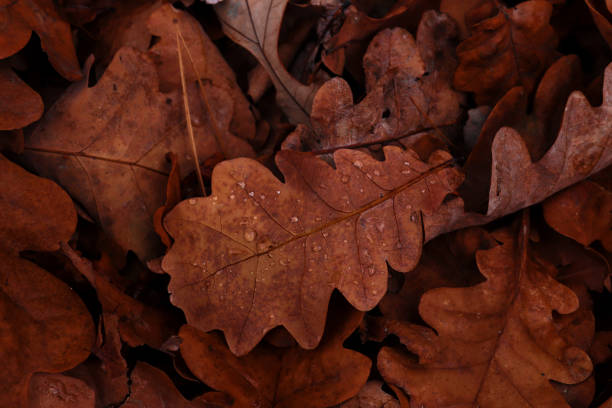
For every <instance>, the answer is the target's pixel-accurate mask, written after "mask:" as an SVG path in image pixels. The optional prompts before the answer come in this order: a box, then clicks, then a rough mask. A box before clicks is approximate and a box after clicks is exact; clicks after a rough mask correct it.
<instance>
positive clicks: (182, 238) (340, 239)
mask: <svg viewBox="0 0 612 408" xmlns="http://www.w3.org/2000/svg"><path fill="white" fill-rule="evenodd" d="M384 152H385V156H386V160H385V161H384V162H379V161H376V160H374V159H373V158H372V157H370V156H368V155H367V154H364V153H361V152H358V151H352V150H338V151H336V152H335V153H334V161H335V163H336V170H334V169H333V168H332V167H331V166H329V165H328V164H327V163H325V162H324V161H322V160H321V159H318V158H316V157H314V156H312V155H310V154H308V153H298V152H292V151H281V152H279V153H278V154H277V155H276V163H277V165H278V167H279V168H280V170H281V171H282V173H283V175H284V179H285V183H282V182H280V181H279V180H278V179H277V178H276V177H275V176H273V175H272V173H270V171H269V170H267V169H266V168H265V167H263V166H262V165H260V164H259V163H258V162H256V161H253V160H249V159H236V160H231V161H225V162H222V163H220V164H218V165H217V167H215V169H214V172H213V179H212V195H211V196H210V197H207V198H197V199H195V198H193V199H189V200H186V201H183V202H181V203H179V204H178V205H177V206H176V207H175V208H174V210H172V211H171V212H170V213H169V214H168V215H167V216H166V218H165V220H164V221H165V227H166V230H167V231H168V232H169V234H170V235H171V236H172V237H173V238H174V240H175V242H174V245H173V246H172V247H171V248H170V250H169V252H168V254H167V255H166V256H165V258H164V260H163V262H162V268H163V269H164V271H166V272H167V273H169V274H170V275H171V277H172V279H171V281H170V285H169V291H170V292H171V294H172V295H171V300H172V302H173V303H174V304H175V305H177V306H179V307H180V308H181V309H183V311H184V312H185V315H186V317H187V322H188V323H189V324H191V325H193V326H195V327H196V328H198V329H200V330H203V331H208V330H212V329H221V330H223V331H224V332H225V336H226V338H227V341H228V344H229V346H230V349H231V350H232V352H234V353H236V354H239V355H241V354H245V353H246V352H248V351H249V350H251V349H252V348H253V347H254V346H255V345H256V344H257V343H258V342H259V340H260V339H261V338H262V337H263V335H264V334H265V333H266V332H268V331H269V330H270V329H272V328H274V327H276V326H278V325H283V326H285V327H286V328H287V329H288V330H289V332H290V333H291V334H292V335H293V336H294V337H295V339H296V340H297V341H298V343H299V344H300V345H301V346H302V347H304V348H313V347H315V346H316V345H317V344H318V342H319V340H320V338H321V334H322V331H323V323H324V318H325V313H326V310H327V302H328V300H329V297H330V295H331V292H332V290H333V289H334V288H338V289H339V290H340V291H341V292H342V293H343V294H344V296H345V297H346V298H347V299H348V300H349V302H351V303H352V304H353V305H354V306H355V307H357V308H358V309H360V310H368V309H371V308H372V307H374V306H375V305H376V304H377V303H378V301H379V300H380V298H381V297H382V296H383V295H384V293H385V291H386V285H387V265H386V263H385V261H386V262H389V264H390V265H391V266H392V267H393V268H395V269H397V270H400V271H404V272H406V271H409V270H411V269H412V268H413V267H414V266H415V265H416V263H417V261H418V259H419V256H420V252H421V247H422V244H423V239H424V237H423V235H422V231H423V226H422V224H421V223H422V219H423V218H424V217H426V215H433V213H435V211H436V209H437V208H438V207H439V206H440V205H441V204H442V201H443V200H444V198H445V197H446V195H447V194H449V193H452V192H453V190H454V188H455V187H456V186H457V185H458V184H459V183H460V182H461V178H460V175H459V174H458V172H457V171H456V170H454V169H452V168H448V165H449V162H448V160H449V159H450V156H449V155H448V154H447V153H446V152H442V151H439V152H437V153H434V154H433V155H432V156H431V157H430V159H429V162H428V163H424V162H422V161H420V160H419V158H418V156H417V155H416V154H415V153H414V152H412V151H403V150H402V149H399V148H397V147H390V146H387V147H385V148H384ZM210 242H215V246H211V245H210Z"/></svg>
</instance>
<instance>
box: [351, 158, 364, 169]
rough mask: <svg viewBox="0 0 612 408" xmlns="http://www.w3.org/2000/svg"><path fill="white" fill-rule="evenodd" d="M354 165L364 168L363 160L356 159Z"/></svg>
mask: <svg viewBox="0 0 612 408" xmlns="http://www.w3.org/2000/svg"><path fill="white" fill-rule="evenodd" d="M353 166H355V167H357V168H358V169H360V168H362V167H363V163H362V162H360V161H359V160H355V161H354V162H353Z"/></svg>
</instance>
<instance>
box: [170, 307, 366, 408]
mask: <svg viewBox="0 0 612 408" xmlns="http://www.w3.org/2000/svg"><path fill="white" fill-rule="evenodd" d="M362 317H363V314H362V313H359V312H357V311H356V310H354V309H353V308H351V307H350V306H348V305H347V304H346V302H342V304H338V305H337V307H336V308H332V310H331V311H330V317H329V321H328V324H327V327H326V331H325V337H324V339H323V340H322V342H321V344H320V345H319V347H318V348H316V349H315V350H303V349H301V348H299V347H291V348H288V349H275V348H273V347H270V346H267V345H260V346H259V347H257V348H256V349H254V350H253V351H252V352H251V353H249V354H247V355H246V356H243V357H236V356H234V355H233V354H232V352H231V351H230V350H229V349H228V348H227V346H226V345H225V343H224V342H223V339H221V338H220V337H219V336H217V335H216V334H214V333H213V334H206V333H203V332H201V331H199V330H197V329H195V328H194V327H192V326H188V325H185V326H183V327H182V328H181V331H180V336H181V338H182V339H183V343H182V344H181V354H182V355H183V357H184V359H185V361H186V362H187V365H188V366H189V368H190V369H191V371H192V372H193V373H194V374H195V375H196V376H198V377H199V378H200V379H201V380H202V381H204V382H205V383H206V384H208V385H210V386H211V387H213V388H215V389H218V390H221V391H223V392H225V393H227V394H229V395H230V396H231V397H232V398H233V399H234V404H233V406H236V407H247V406H249V407H250V406H258V407H262V408H264V407H276V408H280V407H295V408H317V407H318V408H323V407H329V406H332V405H334V404H337V403H340V402H342V401H345V400H347V399H348V398H350V397H352V396H354V395H355V394H357V392H358V391H359V389H360V388H361V387H362V386H363V385H364V384H365V382H366V380H367V378H368V374H369V372H370V365H371V362H370V360H369V359H368V358H367V357H365V356H363V355H361V354H359V353H357V352H355V351H352V350H347V349H345V348H343V346H342V342H343V341H344V340H345V339H346V338H347V337H348V336H349V335H350V334H351V333H352V332H353V331H354V330H355V328H356V327H357V326H358V325H359V322H360V321H361V319H362Z"/></svg>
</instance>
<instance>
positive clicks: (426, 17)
mask: <svg viewBox="0 0 612 408" xmlns="http://www.w3.org/2000/svg"><path fill="white" fill-rule="evenodd" d="M456 34H457V33H456V27H455V24H454V23H453V22H452V20H451V19H450V18H448V16H446V15H443V14H438V13H436V12H435V11H427V12H425V13H424V14H423V18H422V19H421V23H420V25H419V29H418V32H417V40H416V41H415V40H414V39H413V37H412V35H411V34H410V33H409V32H408V31H406V30H404V29H402V28H394V29H387V30H384V31H381V32H380V33H378V34H377V35H376V36H375V37H374V38H373V39H372V41H371V43H370V45H369V46H368V50H367V52H366V54H365V55H364V57H363V66H364V70H365V75H366V90H367V92H368V94H367V95H366V97H365V98H364V99H363V100H362V101H361V102H360V103H359V104H357V105H353V94H352V92H351V88H350V87H349V85H348V83H347V82H346V81H345V80H344V79H342V78H339V77H337V78H333V79H331V80H330V81H328V82H326V83H325V84H324V85H323V86H322V87H321V88H320V89H319V90H318V91H317V93H316V95H315V98H314V102H313V106H312V114H311V123H312V128H313V131H314V134H312V133H310V132H303V131H302V130H301V129H300V128H299V127H298V131H296V132H294V133H293V134H291V135H289V136H288V137H287V139H286V141H285V142H284V143H283V148H287V149H293V150H313V151H319V150H324V151H327V150H333V149H338V148H342V147H353V146H360V145H365V144H373V143H380V142H385V141H390V140H395V139H399V138H402V137H405V136H408V135H409V134H411V133H416V132H418V131H421V130H424V129H431V128H439V127H444V126H448V125H452V124H454V123H456V122H457V120H458V119H459V117H460V115H461V114H462V109H461V106H460V105H461V104H462V102H463V96H462V95H461V94H460V93H458V92H455V91H454V90H452V89H451V87H450V82H451V76H452V72H453V70H454V69H455V65H456V64H455V59H454V43H453V41H452V40H453V38H454V37H455V36H456Z"/></svg>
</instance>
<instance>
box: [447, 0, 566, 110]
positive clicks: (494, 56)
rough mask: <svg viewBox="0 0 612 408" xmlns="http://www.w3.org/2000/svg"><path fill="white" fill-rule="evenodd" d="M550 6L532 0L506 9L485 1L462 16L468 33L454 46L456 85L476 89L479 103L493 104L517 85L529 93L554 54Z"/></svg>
mask: <svg viewBox="0 0 612 408" xmlns="http://www.w3.org/2000/svg"><path fill="white" fill-rule="evenodd" d="M552 8H553V7H552V5H551V4H550V2H548V1H544V0H530V1H526V2H523V3H520V4H518V5H516V6H515V7H512V8H508V7H505V6H503V5H501V4H500V2H498V1H494V0H483V1H481V2H480V4H478V5H476V6H475V7H474V8H473V9H472V10H471V11H470V12H469V13H468V14H467V16H466V20H467V21H469V24H468V26H469V29H470V31H471V32H472V33H471V35H470V37H468V38H467V39H466V40H464V41H463V42H462V43H461V44H459V46H458V47H457V57H458V58H459V66H458V67H457V71H456V72H455V78H454V85H455V88H457V89H459V90H462V91H468V92H474V93H475V94H476V101H477V103H478V104H479V105H486V104H492V103H495V102H496V101H497V100H498V99H499V98H500V97H501V96H502V95H503V94H504V93H506V91H508V90H509V89H510V88H512V87H513V86H516V85H522V86H523V87H525V89H526V91H527V93H531V90H533V88H534V87H535V85H536V83H537V81H538V78H539V76H540V75H541V74H542V72H544V70H545V69H546V68H548V66H549V65H550V64H551V63H552V62H553V61H554V60H555V59H556V58H557V57H558V54H557V52H556V51H555V49H556V47H557V42H558V40H557V36H556V34H555V32H554V30H553V28H552V27H551V26H550V25H549V19H550V16H551V14H552Z"/></svg>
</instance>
